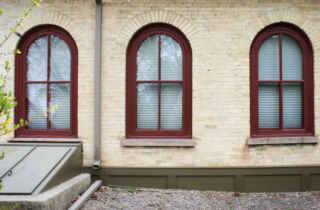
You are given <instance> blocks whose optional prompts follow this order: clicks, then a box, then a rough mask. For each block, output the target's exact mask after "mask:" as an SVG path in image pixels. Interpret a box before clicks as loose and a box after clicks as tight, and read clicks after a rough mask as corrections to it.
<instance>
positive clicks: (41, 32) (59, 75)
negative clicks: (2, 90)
mask: <svg viewBox="0 0 320 210" xmlns="http://www.w3.org/2000/svg"><path fill="white" fill-rule="evenodd" d="M18 48H19V49H20V50H21V52H22V53H21V55H17V58H16V87H15V88H16V91H15V92H16V98H17V101H18V103H19V106H18V108H16V109H15V123H17V122H18V121H19V119H21V118H24V119H29V120H30V119H31V118H32V119H36V115H39V119H36V120H35V121H34V122H33V123H31V124H29V125H28V126H26V127H23V128H21V129H19V130H17V131H16V132H15V135H16V136H17V137H35V136H37V137H76V136H77V89H76V88H75V86H76V85H77V82H76V78H77V48H76V44H75V42H74V40H73V39H72V38H71V36H70V34H68V32H66V31H65V30H64V29H61V28H59V27H57V26H49V25H44V26H40V27H37V28H34V29H33V30H30V31H29V32H28V33H27V34H26V35H24V37H23V38H22V39H21V41H20V43H19V46H18ZM53 104H57V105H58V107H59V110H56V111H52V110H49V112H48V115H49V116H48V117H44V116H42V110H44V111H46V110H47V107H49V106H50V105H53Z"/></svg>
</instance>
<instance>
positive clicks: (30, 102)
mask: <svg viewBox="0 0 320 210" xmlns="http://www.w3.org/2000/svg"><path fill="white" fill-rule="evenodd" d="M26 97H27V110H28V120H29V121H30V118H32V119H33V120H34V122H32V123H30V124H29V126H28V129H31V130H32V129H47V118H46V117H45V116H43V115H42V110H43V111H46V110H47V84H27V87H26ZM36 115H39V118H38V119H36Z"/></svg>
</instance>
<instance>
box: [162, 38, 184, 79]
mask: <svg viewBox="0 0 320 210" xmlns="http://www.w3.org/2000/svg"><path fill="white" fill-rule="evenodd" d="M161 80H182V50H181V47H180V45H179V43H178V42H176V40H174V39H173V38H172V37H170V36H167V35H161Z"/></svg>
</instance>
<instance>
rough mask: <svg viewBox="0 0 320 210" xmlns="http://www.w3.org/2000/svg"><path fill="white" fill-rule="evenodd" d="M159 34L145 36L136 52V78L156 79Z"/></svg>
mask: <svg viewBox="0 0 320 210" xmlns="http://www.w3.org/2000/svg"><path fill="white" fill-rule="evenodd" d="M158 51H159V35H158V34H155V35H152V36H149V37H147V38H146V39H145V40H143V42H142V43H141V45H140V47H139V50H138V52H137V80H158V67H159V63H158V61H159V59H158V57H159V56H158V54H159V52H158Z"/></svg>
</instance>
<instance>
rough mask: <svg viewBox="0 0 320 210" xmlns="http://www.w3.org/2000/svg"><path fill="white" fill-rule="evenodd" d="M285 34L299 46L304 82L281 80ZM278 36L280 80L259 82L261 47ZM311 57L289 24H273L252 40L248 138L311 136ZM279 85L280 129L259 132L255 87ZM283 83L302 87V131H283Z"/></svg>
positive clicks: (307, 43) (300, 35)
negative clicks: (299, 84) (272, 37)
mask: <svg viewBox="0 0 320 210" xmlns="http://www.w3.org/2000/svg"><path fill="white" fill-rule="evenodd" d="M284 33H285V34H288V35H290V36H291V37H293V38H294V39H295V40H296V41H297V42H298V44H299V46H300V48H301V52H302V69H303V80H282V34H284ZM274 34H279V35H280V37H279V50H280V55H279V56H280V62H279V65H280V69H279V70H280V72H279V73H280V80H259V79H258V53H259V49H260V47H261V45H262V43H263V42H264V41H265V39H266V38H268V37H270V36H271V35H274ZM312 55H313V53H312V47H311V44H310V41H309V39H308V38H307V37H306V35H305V34H303V32H301V31H300V30H299V29H297V28H295V27H294V26H291V25H289V24H274V25H272V26H270V27H267V28H266V29H265V30H263V31H262V32H260V33H259V34H258V35H257V36H256V38H255V39H254V41H253V43H252V45H251V49H250V124H251V129H250V133H251V137H252V138H258V137H279V136H280V137H289V136H314V117H313V116H314V111H313V110H314V109H313V58H312V57H313V56H312ZM268 82H269V83H278V84H279V91H280V92H279V115H280V116H279V118H280V124H279V125H280V127H279V128H259V107H258V104H259V102H258V98H259V96H258V95H259V93H258V86H259V83H268ZM283 83H301V84H303V93H302V125H303V128H300V129H299V128H293V129H288V128H283V95H282V94H283Z"/></svg>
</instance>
